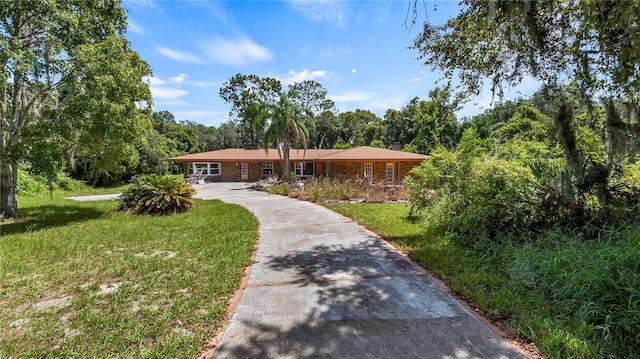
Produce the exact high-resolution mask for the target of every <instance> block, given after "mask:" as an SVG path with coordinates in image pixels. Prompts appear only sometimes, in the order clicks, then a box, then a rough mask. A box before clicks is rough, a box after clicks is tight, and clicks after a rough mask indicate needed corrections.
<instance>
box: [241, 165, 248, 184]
mask: <svg viewBox="0 0 640 359" xmlns="http://www.w3.org/2000/svg"><path fill="white" fill-rule="evenodd" d="M240 179H243V180H248V179H249V164H248V163H241V164H240Z"/></svg>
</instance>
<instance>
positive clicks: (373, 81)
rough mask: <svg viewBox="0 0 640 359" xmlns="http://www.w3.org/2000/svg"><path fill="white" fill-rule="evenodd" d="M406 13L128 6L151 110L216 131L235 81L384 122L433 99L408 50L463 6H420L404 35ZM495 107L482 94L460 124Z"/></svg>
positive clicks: (377, 6) (300, 0)
mask: <svg viewBox="0 0 640 359" xmlns="http://www.w3.org/2000/svg"><path fill="white" fill-rule="evenodd" d="M409 4H410V1H409V0H401V1H333V0H297V1H166V0H130V1H124V3H123V6H124V7H125V9H126V10H127V15H128V19H129V30H128V31H127V38H128V39H129V41H131V44H132V48H133V49H134V50H135V51H137V52H138V53H139V54H140V55H141V56H142V58H143V59H144V60H145V61H147V62H148V63H149V64H150V65H151V68H152V70H153V77H151V78H149V79H148V81H149V83H150V86H151V92H152V95H153V99H154V110H155V111H162V110H168V111H170V112H172V113H173V114H174V115H175V117H176V119H177V120H178V121H181V120H189V121H195V122H198V123H202V124H204V125H207V126H218V125H219V124H220V123H222V122H225V121H227V120H228V119H229V109H230V105H229V104H227V103H225V102H224V101H222V99H221V98H220V96H219V95H218V91H219V89H220V86H221V85H222V84H223V83H224V82H225V81H227V80H228V79H229V78H231V77H232V76H233V75H235V74H237V73H243V74H256V75H258V76H262V77H265V76H270V77H275V78H277V79H279V80H280V81H281V82H282V83H283V85H287V84H290V83H293V82H297V81H302V80H316V81H318V82H320V83H322V84H323V85H324V86H325V88H326V89H327V92H328V95H329V97H331V98H332V99H333V100H334V101H335V103H336V107H337V109H338V110H339V111H340V112H344V111H350V110H355V109H357V108H359V109H366V110H370V111H372V112H374V113H375V114H376V115H378V116H379V117H381V118H382V116H383V115H384V112H385V111H386V110H387V109H388V108H396V109H399V108H402V107H403V106H404V105H405V104H406V103H407V102H408V101H409V100H410V99H411V98H413V97H415V96H419V97H420V98H423V99H427V98H428V93H429V91H430V90H431V89H432V88H433V87H434V86H435V85H434V82H435V81H436V80H437V79H439V78H440V74H439V73H436V72H432V71H431V69H429V68H427V67H425V66H423V65H422V64H421V63H420V61H418V60H416V58H417V56H418V53H417V52H416V51H415V50H410V49H408V48H407V47H408V46H410V45H411V44H412V42H413V39H414V38H415V37H416V35H417V34H418V32H419V31H420V28H421V26H420V25H419V24H421V23H422V21H424V20H425V19H426V17H428V18H429V20H430V21H432V22H434V21H436V22H444V21H445V20H446V19H448V18H449V17H451V16H454V15H455V14H456V13H457V3H456V2H444V1H435V2H434V1H425V2H424V3H420V2H419V5H420V6H421V12H420V13H419V20H418V24H417V25H416V26H414V27H413V28H412V29H407V28H406V27H405V26H404V21H405V17H406V16H407V7H408V6H409ZM425 8H426V12H425ZM490 101H491V96H490V94H489V93H488V92H487V93H484V94H482V95H481V96H480V97H478V98H476V99H472V100H471V101H470V102H469V104H468V105H467V106H465V107H464V108H463V109H462V110H460V111H459V112H458V115H459V116H465V115H471V114H476V113H479V112H482V111H483V110H484V109H486V108H488V107H489V102H490Z"/></svg>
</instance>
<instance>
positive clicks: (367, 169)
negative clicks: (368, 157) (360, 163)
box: [362, 162, 373, 180]
mask: <svg viewBox="0 0 640 359" xmlns="http://www.w3.org/2000/svg"><path fill="white" fill-rule="evenodd" d="M362 176H363V177H364V178H365V179H368V180H370V179H371V177H373V163H371V162H367V163H365V164H364V171H363V175H362Z"/></svg>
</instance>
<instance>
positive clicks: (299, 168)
mask: <svg viewBox="0 0 640 359" xmlns="http://www.w3.org/2000/svg"><path fill="white" fill-rule="evenodd" d="M307 163H309V164H311V166H312V167H311V169H312V172H311V174H310V175H305V174H303V172H304V166H305V164H307ZM293 167H294V169H295V173H296V176H298V177H313V176H315V174H316V165H315V163H314V162H295V163H294V164H293Z"/></svg>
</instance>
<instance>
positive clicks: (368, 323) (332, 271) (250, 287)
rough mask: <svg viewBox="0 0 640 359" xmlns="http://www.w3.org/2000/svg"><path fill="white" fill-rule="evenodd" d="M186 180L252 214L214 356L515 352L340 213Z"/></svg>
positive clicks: (223, 185)
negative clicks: (239, 278)
mask: <svg viewBox="0 0 640 359" xmlns="http://www.w3.org/2000/svg"><path fill="white" fill-rule="evenodd" d="M196 188H197V190H198V194H197V197H199V198H203V199H213V198H217V199H221V200H223V201H225V202H228V203H236V204H239V205H241V206H244V207H246V208H247V209H249V210H250V211H251V212H253V213H254V214H255V216H256V217H257V218H258V220H259V221H260V239H259V243H258V250H257V253H256V255H255V263H254V265H253V267H252V269H251V274H250V276H249V279H248V283H247V287H246V289H245V290H244V292H243V294H242V297H241V299H240V302H239V304H238V306H237V308H236V311H235V313H234V314H233V317H232V319H231V322H230V323H229V326H228V327H227V329H226V331H225V333H224V335H223V336H222V340H221V341H220V343H219V345H218V347H217V350H216V352H215V357H216V358H465V359H466V358H521V357H524V355H523V354H522V353H521V352H519V351H517V350H516V349H515V348H514V347H512V346H511V345H510V344H509V343H507V342H506V341H504V340H503V339H501V338H500V336H499V335H498V334H496V333H495V332H494V331H492V329H490V328H489V327H488V326H487V325H485V324H484V322H482V321H481V320H480V319H478V317H476V315H474V314H473V313H472V312H471V311H470V310H469V309H467V307H465V306H463V305H462V304H460V302H458V301H457V300H456V299H455V298H453V297H452V296H451V295H450V294H449V293H447V292H446V290H444V289H443V288H442V286H440V285H439V284H438V283H437V282H436V281H435V280H433V279H432V278H431V277H430V276H428V275H427V274H426V273H425V272H424V271H423V270H422V269H421V268H419V267H418V266H416V265H414V264H413V263H411V262H410V261H409V260H408V259H406V257H404V256H403V255H401V254H399V253H397V252H396V251H394V250H393V249H392V248H390V247H389V246H387V245H386V244H384V243H383V242H382V241H380V240H378V239H377V238H376V237H375V236H374V235H372V234H371V233H369V232H367V231H365V230H363V229H362V228H361V227H360V226H358V225H357V224H355V223H353V222H351V221H350V220H348V219H346V218H344V217H342V216H340V215H338V214H336V213H334V212H331V211H329V210H327V209H326V208H324V207H321V206H317V205H314V204H312V203H309V202H302V201H297V200H294V199H290V198H286V197H282V196H277V195H269V194H266V193H263V192H256V191H252V190H249V189H246V187H245V185H244V184H241V183H213V184H206V185H199V186H196ZM212 225H215V224H212Z"/></svg>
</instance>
